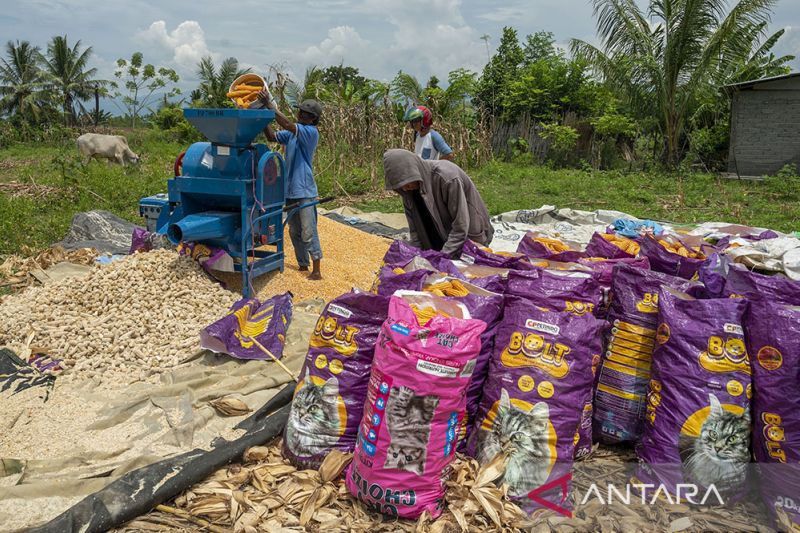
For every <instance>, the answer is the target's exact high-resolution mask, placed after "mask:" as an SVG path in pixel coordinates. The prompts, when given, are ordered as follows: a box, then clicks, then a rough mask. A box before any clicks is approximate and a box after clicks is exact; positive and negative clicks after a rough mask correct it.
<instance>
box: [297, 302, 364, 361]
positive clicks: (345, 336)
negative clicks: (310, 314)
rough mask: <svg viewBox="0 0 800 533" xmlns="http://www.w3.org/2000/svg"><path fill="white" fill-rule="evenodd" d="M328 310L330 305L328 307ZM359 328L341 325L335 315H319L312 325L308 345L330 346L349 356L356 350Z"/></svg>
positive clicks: (316, 346)
mask: <svg viewBox="0 0 800 533" xmlns="http://www.w3.org/2000/svg"><path fill="white" fill-rule="evenodd" d="M328 310H329V311H330V307H329V308H328ZM359 331H361V328H357V327H356V326H351V325H342V324H339V322H338V321H337V320H336V318H335V317H332V316H325V315H321V316H320V317H319V319H317V324H316V325H315V326H314V333H312V334H311V340H310V341H309V343H308V344H309V345H310V346H311V347H312V348H332V349H334V350H336V351H337V352H338V353H340V354H342V355H344V356H345V357H349V356H351V355H353V354H354V353H356V351H358V342H357V341H356V335H357V334H358V332H359Z"/></svg>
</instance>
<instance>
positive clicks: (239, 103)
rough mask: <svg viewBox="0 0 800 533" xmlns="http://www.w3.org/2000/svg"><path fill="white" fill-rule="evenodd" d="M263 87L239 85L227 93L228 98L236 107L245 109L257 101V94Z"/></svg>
mask: <svg viewBox="0 0 800 533" xmlns="http://www.w3.org/2000/svg"><path fill="white" fill-rule="evenodd" d="M263 88H264V87H262V86H260V85H250V84H247V83H240V84H239V85H237V86H236V87H234V88H233V90H232V91H230V92H228V94H227V96H228V98H232V99H233V101H234V102H236V107H241V108H244V109H247V108H248V107H250V104H252V103H253V102H255V101H256V100H257V99H258V92H259V91H261V90H262V89H263Z"/></svg>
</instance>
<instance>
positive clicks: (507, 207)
mask: <svg viewBox="0 0 800 533" xmlns="http://www.w3.org/2000/svg"><path fill="white" fill-rule="evenodd" d="M468 173H469V174H470V176H471V177H472V178H473V180H474V181H475V184H476V185H477V187H478V189H479V190H480V192H481V196H482V197H483V199H484V201H485V202H486V205H487V206H488V208H489V211H490V212H491V214H493V215H494V214H498V213H502V212H505V211H512V210H515V209H531V208H536V207H539V206H541V205H543V204H551V205H555V206H557V207H571V208H574V209H583V210H587V211H593V210H595V209H613V210H617V211H624V212H627V213H629V214H631V215H635V216H638V217H640V218H650V219H655V220H664V221H672V222H682V223H696V222H704V221H721V222H731V223H738V224H746V225H752V226H761V227H768V228H772V229H775V230H778V231H786V232H789V231H796V230H800V179H798V178H785V177H784V178H777V177H770V178H767V179H766V180H764V181H760V182H758V181H738V180H728V179H721V178H719V177H717V176H715V175H712V174H699V173H692V174H681V173H676V174H667V173H641V172H631V173H624V172H618V171H607V172H586V171H583V170H571V169H562V170H554V169H551V168H548V167H545V166H536V165H526V164H519V163H504V162H493V163H489V164H488V165H485V166H483V167H482V168H479V169H473V170H470V171H469V172H468ZM357 207H358V208H359V209H363V210H367V211H370V210H376V211H385V212H398V211H402V206H401V203H400V201H399V198H396V197H394V198H389V199H379V200H367V201H364V202H360V203H358V204H357Z"/></svg>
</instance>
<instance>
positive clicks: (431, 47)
mask: <svg viewBox="0 0 800 533" xmlns="http://www.w3.org/2000/svg"><path fill="white" fill-rule="evenodd" d="M640 3H643V2H640ZM506 25H510V26H513V27H515V28H516V29H517V30H518V32H519V34H520V36H521V37H522V36H524V35H526V34H528V33H532V32H535V31H538V30H546V31H551V32H553V33H554V35H555V37H556V39H557V41H558V42H559V43H562V44H566V43H567V42H568V40H569V39H570V38H572V37H577V38H581V39H586V40H593V39H594V20H593V19H592V10H591V5H590V2H589V0H528V1H523V0H507V1H497V2H491V3H490V2H477V1H469V0H464V1H461V0H402V1H390V0H355V1H351V0H295V1H269V0H267V1H264V0H262V1H255V0H238V1H236V2H219V1H218V0H215V1H210V0H193V1H192V2H187V1H168V0H161V1H152V0H145V1H126V2H122V1H119V0H102V1H98V0H72V1H66V0H26V1H25V2H24V3H22V2H20V1H19V0H15V1H10V0H0V36H3V38H0V40H2V41H6V40H8V39H20V40H29V41H31V42H32V43H34V44H36V45H39V46H42V47H44V46H45V45H46V43H47V41H48V40H49V38H50V37H51V36H53V35H56V34H64V33H66V34H67V35H68V37H69V38H70V40H75V39H81V40H82V41H83V43H84V44H86V45H91V46H92V47H93V48H94V52H95V55H94V59H93V65H94V66H96V67H97V68H98V69H99V71H100V76H101V77H104V78H107V79H110V78H112V77H113V70H114V63H115V61H116V59H117V58H120V57H130V55H131V53H133V52H134V51H137V50H138V51H141V52H143V53H144V57H145V60H146V61H147V62H151V63H154V64H156V65H163V66H169V67H172V68H175V69H176V70H177V71H178V73H179V74H180V75H181V78H182V82H181V87H182V89H184V90H191V89H192V88H193V87H194V86H195V85H196V83H195V75H194V71H195V68H196V64H197V62H198V61H199V59H200V58H201V57H202V56H204V55H211V56H213V57H214V58H215V59H216V60H218V61H219V60H221V59H223V58H225V57H228V56H235V57H237V58H238V59H239V60H240V62H242V63H243V64H246V65H248V66H252V67H253V68H254V69H255V71H256V72H259V73H261V74H267V73H268V71H269V65H280V66H281V67H282V68H283V69H285V70H288V71H290V72H293V73H297V74H302V73H303V72H304V70H305V68H306V67H307V66H309V65H319V66H327V65H331V64H339V63H340V62H342V61H343V62H344V63H345V64H350V65H354V66H356V67H358V68H359V69H360V70H361V73H362V74H364V75H366V76H369V77H372V78H377V79H382V80H390V79H391V78H392V77H393V76H394V74H395V73H396V72H397V71H398V70H399V69H402V70H404V71H406V72H410V73H412V74H414V75H416V76H418V77H419V78H420V79H421V80H422V81H424V80H426V79H427V78H428V76H430V75H432V74H435V75H437V76H438V77H439V78H440V79H446V77H447V72H448V71H450V70H452V69H455V68H458V67H466V68H470V69H472V70H475V71H480V69H481V68H482V67H483V65H484V64H485V62H486V57H487V53H486V52H487V51H486V47H485V43H484V41H482V40H481V36H482V35H484V34H488V35H489V36H490V37H491V39H490V41H489V45H490V48H491V49H493V48H494V47H495V46H496V45H497V44H498V41H499V37H500V34H501V31H502V27H503V26H506ZM779 28H787V34H786V35H785V36H784V38H783V39H782V41H781V42H780V43H779V47H778V51H779V52H781V53H794V54H796V55H798V56H800V0H778V4H777V7H776V9H775V13H774V15H773V18H772V30H773V31H775V30H777V29H779ZM792 66H793V67H794V68H795V69H796V70H800V60H795V62H794V63H793V65H792Z"/></svg>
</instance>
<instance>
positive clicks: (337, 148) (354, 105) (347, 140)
mask: <svg viewBox="0 0 800 533" xmlns="http://www.w3.org/2000/svg"><path fill="white" fill-rule="evenodd" d="M307 78H308V76H307ZM269 83H270V85H271V87H273V90H272V92H273V94H274V95H275V97H276V99H277V100H278V102H279V103H280V105H281V108H282V109H283V110H284V111H286V112H290V111H292V109H291V105H290V104H291V103H292V102H293V101H296V100H300V99H302V98H305V97H314V98H318V99H320V100H322V102H323V105H324V112H323V116H322V120H321V121H320V145H319V148H318V151H317V155H316V161H315V167H316V168H315V173H316V177H317V181H318V182H319V184H320V186H321V189H323V190H325V189H326V188H327V189H328V190H326V191H325V192H326V193H331V194H333V195H336V196H340V197H344V198H349V197H351V196H353V195H358V194H363V193H369V192H376V191H380V190H382V189H383V153H384V152H385V151H386V150H388V149H390V148H405V149H409V150H413V147H414V136H413V132H412V130H411V129H410V128H409V127H408V126H407V125H406V124H405V123H403V122H402V121H401V120H400V119H399V116H398V106H399V104H398V103H397V102H395V101H393V100H392V99H391V98H390V97H388V96H387V95H384V97H380V95H372V97H370V98H368V97H364V96H363V95H362V96H361V97H354V96H353V95H352V94H348V95H342V94H337V93H334V91H332V90H331V89H330V88H326V87H322V86H320V85H319V84H318V83H317V82H314V81H313V79H306V81H305V83H306V84H308V86H306V85H302V86H301V85H298V84H297V82H293V81H292V80H291V79H290V78H289V77H288V76H287V75H286V73H285V71H284V70H283V68H282V66H271V67H270V75H269ZM399 109H402V106H400V107H399ZM434 127H435V128H436V130H437V131H439V132H440V133H441V134H442V136H443V137H444V138H445V140H446V141H447V142H448V144H449V145H450V146H451V147H452V148H453V150H454V151H455V153H456V161H455V162H456V163H457V164H459V165H460V166H462V167H464V168H470V167H476V166H479V165H482V164H484V163H486V162H487V161H488V160H490V159H491V157H492V147H491V129H490V127H489V124H488V122H484V121H482V120H478V121H475V120H472V119H468V118H466V117H464V116H452V117H436V120H435V121H434ZM321 192H322V191H321Z"/></svg>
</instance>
